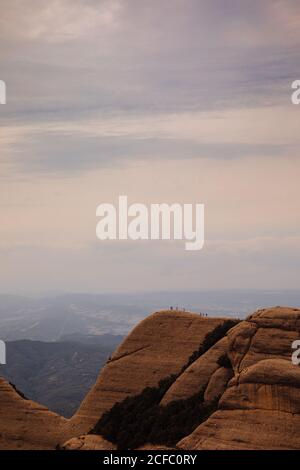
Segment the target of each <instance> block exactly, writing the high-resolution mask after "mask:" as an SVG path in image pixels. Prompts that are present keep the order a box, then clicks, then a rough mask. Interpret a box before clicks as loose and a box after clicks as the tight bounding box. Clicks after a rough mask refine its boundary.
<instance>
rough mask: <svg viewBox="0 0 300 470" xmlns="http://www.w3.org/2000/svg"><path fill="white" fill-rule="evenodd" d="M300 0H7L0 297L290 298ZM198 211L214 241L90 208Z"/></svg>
mask: <svg viewBox="0 0 300 470" xmlns="http://www.w3.org/2000/svg"><path fill="white" fill-rule="evenodd" d="M299 64H300V3H299V1H298V0H259V1H258V0H244V1H242V2H241V1H240V0H227V1H224V0H151V1H148V0H119V1H117V0H107V1H105V0H103V1H101V0H47V1H46V0H45V1H44V0H0V79H2V80H5V82H6V85H7V104H6V105H1V106H0V161H1V168H0V213H1V225H0V291H1V292H11V293H22V294H27V293H38V292H42V291H50V290H64V291H75V292H78V291H81V292H82V291H91V292H112V291H116V292H120V291H123V292H124V291H125V292H126V291H143V290H173V289H180V290H187V289H207V288H274V289H276V288H298V287H299V279H300V217H299V213H300V197H299V176H300V155H299V140H300V133H299V122H300V106H294V105H292V104H291V83H292V82H293V81H294V80H296V79H300V69H299ZM119 194H127V195H128V197H129V202H142V203H143V202H144V203H145V204H150V203H157V202H169V203H171V202H182V203H185V202H194V203H195V202H202V203H204V204H205V206H206V236H205V238H206V242H205V248H204V249H203V250H202V251H200V252H186V251H185V250H184V245H183V243H182V242H176V243H175V242H151V241H149V242H131V241H128V242H105V243H104V242H100V241H98V240H97V239H96V237H95V227H96V217H95V210H96V206H97V205H98V204H99V203H101V202H115V201H117V197H118V195H119Z"/></svg>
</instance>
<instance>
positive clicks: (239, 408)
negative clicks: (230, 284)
mask: <svg viewBox="0 0 300 470" xmlns="http://www.w3.org/2000/svg"><path fill="white" fill-rule="evenodd" d="M299 337H300V310H298V309H290V308H280V307H277V308H273V309H266V310H260V311H258V312H256V313H255V314H253V315H251V316H250V317H248V319H247V320H246V321H244V322H241V323H240V324H239V325H237V326H236V327H235V328H233V329H232V330H231V331H230V332H229V333H228V356H229V357H230V360H231V363H232V366H233V369H234V377H233V378H232V380H231V381H230V382H229V383H228V386H227V388H226V390H225V392H224V394H223V396H222V398H221V400H220V402H219V405H218V410H217V411H216V412H215V413H213V414H212V415H211V416H210V417H209V418H208V419H207V420H206V421H205V422H204V423H202V424H201V425H200V426H199V427H198V428H197V429H196V430H195V431H194V432H193V433H192V434H191V435H190V436H187V437H186V438H184V439H182V440H181V441H180V442H179V443H178V446H179V447H180V448H182V449H299V448H300V368H299V367H298V366H294V365H292V363H291V344H292V341H294V340H295V339H299ZM237 430H238V431H237Z"/></svg>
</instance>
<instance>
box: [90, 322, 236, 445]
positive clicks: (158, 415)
mask: <svg viewBox="0 0 300 470" xmlns="http://www.w3.org/2000/svg"><path fill="white" fill-rule="evenodd" d="M236 323H237V322H236V321H233V320H227V321H225V322H224V323H223V324H222V325H220V326H218V327H217V328H215V329H214V330H213V331H212V332H210V333H209V334H208V335H207V336H206V338H205V339H204V341H203V343H202V344H201V346H200V348H199V349H198V350H197V351H195V352H194V353H193V354H192V355H191V357H190V358H189V360H188V362H187V364H185V366H184V367H183V368H182V370H181V371H180V373H179V374H173V375H170V376H169V377H167V378H165V379H163V380H161V381H160V382H159V384H158V386H157V387H147V388H145V389H144V390H143V391H142V392H141V393H140V394H139V395H137V396H134V397H127V398H126V399H125V400H123V401H122V402H121V403H116V404H115V405H114V406H113V407H112V409H111V410H110V411H108V412H106V413H104V414H103V416H102V417H101V419H100V420H99V421H98V423H97V424H96V426H95V427H94V429H93V430H92V431H91V433H93V434H100V435H102V436H103V437H105V438H106V439H107V440H109V441H111V442H113V443H115V444H116V445H117V446H118V449H134V448H137V447H139V446H141V445H143V444H145V443H147V442H150V443H153V444H164V445H169V446H174V445H175V444H176V442H178V441H179V440H180V439H181V438H183V437H184V436H186V435H188V434H190V433H191V432H192V431H193V430H194V429H195V428H196V427H197V426H199V424H201V423H202V422H203V421H205V420H206V419H207V417H208V416H209V415H210V414H211V413H213V412H214V411H215V409H216V407H217V402H215V403H212V404H209V405H208V404H206V403H204V398H203V397H204V391H205V390H204V389H203V390H200V391H199V392H198V393H196V394H195V395H193V396H192V397H190V398H187V399H186V400H175V401H173V402H171V403H169V404H168V405H166V406H160V405H159V403H160V401H161V400H162V398H163V396H164V395H165V393H166V392H167V390H168V389H169V388H170V386H171V385H172V384H173V383H174V382H175V380H176V379H177V377H178V376H179V375H180V374H182V373H183V372H184V370H185V369H186V368H187V367H188V366H189V365H190V364H192V363H193V362H194V361H195V360H196V359H198V358H199V357H200V356H201V355H202V354H204V353H205V352H206V351H207V350H208V349H209V348H210V347H211V346H213V345H214V344H215V343H216V342H217V341H218V340H219V339H220V338H222V337H223V336H224V335H225V334H226V332H227V331H228V330H229V329H230V328H232V326H234V325H235V324H236Z"/></svg>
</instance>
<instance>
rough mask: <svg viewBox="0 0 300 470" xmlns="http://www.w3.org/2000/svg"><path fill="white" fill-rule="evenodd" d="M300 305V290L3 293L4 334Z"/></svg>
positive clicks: (64, 332)
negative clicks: (174, 313)
mask: <svg viewBox="0 0 300 470" xmlns="http://www.w3.org/2000/svg"><path fill="white" fill-rule="evenodd" d="M270 305H273V306H276V305H293V306H300V292H299V291H295V290H290V291H284V290H283V291H258V290H245V291H242V290H238V291H231V290H230V291H229V290H226V291H198V292H155V293H144V294H143V293H141V294H128V295H125V294H120V295H116V294H111V295H94V294H65V295H59V296H56V297H55V296H49V297H43V298H28V297H20V296H14V295H0V339H2V340H5V341H14V340H19V339H30V340H35V341H62V340H64V338H66V337H67V338H68V337H70V336H71V337H72V335H75V336H74V338H76V334H80V335H84V336H86V335H92V336H95V335H103V334H112V335H127V334H128V333H129V331H130V330H131V329H132V328H133V326H134V325H136V324H137V323H138V322H139V321H140V320H142V319H143V318H145V317H146V316H147V315H148V314H149V313H150V312H153V311H157V310H161V309H162V308H169V307H170V306H172V307H173V308H174V309H175V308H176V307H178V308H179V309H186V310H189V311H194V312H204V313H206V314H208V315H209V316H226V317H239V318H245V317H246V316H247V315H248V314H249V313H250V312H252V311H254V310H256V309H257V308H260V307H266V306H270Z"/></svg>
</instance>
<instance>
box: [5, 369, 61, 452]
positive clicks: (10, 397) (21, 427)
mask: <svg viewBox="0 0 300 470" xmlns="http://www.w3.org/2000/svg"><path fill="white" fill-rule="evenodd" d="M65 422H66V420H65V418H62V417H60V416H59V415H57V414H55V413H52V412H50V411H49V410H48V409H47V408H45V407H44V406H42V405H39V404H37V403H34V402H33V401H31V400H27V399H26V398H24V397H23V396H22V395H21V394H20V393H19V392H18V391H17V390H16V389H15V388H14V387H13V386H12V385H11V384H9V383H8V382H6V381H5V380H4V379H2V378H0V449H1V450H9V449H16V450H26V449H41V450H42V449H54V448H55V446H56V444H57V442H58V440H59V439H60V429H62V427H63V425H64V424H65Z"/></svg>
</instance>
